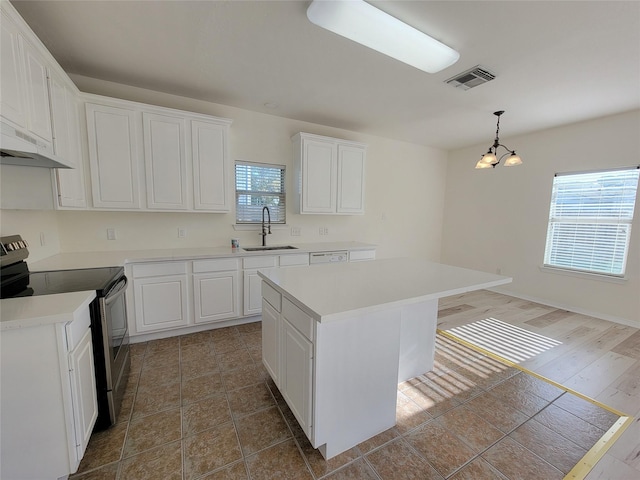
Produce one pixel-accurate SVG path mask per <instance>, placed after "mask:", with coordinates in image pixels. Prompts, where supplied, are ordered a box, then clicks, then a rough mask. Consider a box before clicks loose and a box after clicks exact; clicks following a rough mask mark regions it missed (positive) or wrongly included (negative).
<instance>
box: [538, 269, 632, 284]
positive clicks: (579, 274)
mask: <svg viewBox="0 0 640 480" xmlns="http://www.w3.org/2000/svg"><path fill="white" fill-rule="evenodd" d="M539 268H540V271H541V272H543V273H553V274H555V275H565V276H568V277H577V278H584V279H589V280H597V281H602V282H609V283H626V282H627V277H612V276H610V275H600V274H598V273H588V272H578V271H576V270H565V269H564V268H554V267H547V266H545V265H540V267H539Z"/></svg>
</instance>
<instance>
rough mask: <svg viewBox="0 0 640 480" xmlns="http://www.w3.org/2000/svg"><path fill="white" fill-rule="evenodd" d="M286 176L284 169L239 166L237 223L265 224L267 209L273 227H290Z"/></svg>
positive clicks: (251, 164)
mask: <svg viewBox="0 0 640 480" xmlns="http://www.w3.org/2000/svg"><path fill="white" fill-rule="evenodd" d="M284 174H285V167H284V166H283V165H266V164H262V163H249V162H236V223H245V224H246V223H261V222H262V209H263V207H269V213H270V214H271V223H286V204H285V191H284ZM266 219H267V216H266V214H265V220H266Z"/></svg>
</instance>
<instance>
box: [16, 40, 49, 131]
mask: <svg viewBox="0 0 640 480" xmlns="http://www.w3.org/2000/svg"><path fill="white" fill-rule="evenodd" d="M22 48H23V52H24V64H25V78H26V82H25V86H26V94H27V108H28V112H29V114H28V116H27V124H28V128H29V130H30V131H31V132H32V133H34V134H36V135H38V136H39V137H40V138H42V139H44V140H46V141H48V142H51V139H52V131H51V110H50V107H49V85H48V81H47V66H46V63H45V61H44V59H43V58H42V57H41V56H40V54H39V53H38V51H37V50H36V49H35V48H34V47H33V46H32V45H31V44H30V43H29V42H27V41H24V42H22Z"/></svg>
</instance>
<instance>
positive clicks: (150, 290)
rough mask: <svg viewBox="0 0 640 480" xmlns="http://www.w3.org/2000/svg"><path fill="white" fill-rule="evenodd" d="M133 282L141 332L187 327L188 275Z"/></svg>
mask: <svg viewBox="0 0 640 480" xmlns="http://www.w3.org/2000/svg"><path fill="white" fill-rule="evenodd" d="M133 283H134V297H135V310H136V331H137V332H139V333H143V332H145V333H146V332H153V331H160V330H166V329H168V328H176V327H184V326H187V324H188V323H189V317H188V310H187V299H188V296H187V276H186V275H173V276H168V277H149V278H139V279H134V282H133Z"/></svg>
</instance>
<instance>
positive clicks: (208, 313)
mask: <svg viewBox="0 0 640 480" xmlns="http://www.w3.org/2000/svg"><path fill="white" fill-rule="evenodd" d="M239 297H240V296H239V292H238V262H237V260H236V259H220V260H204V261H195V262H193V304H194V315H195V318H194V321H195V323H208V322H216V321H220V320H228V319H230V318H236V317H239V316H240V309H239V306H238V304H239V302H238V299H239Z"/></svg>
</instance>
